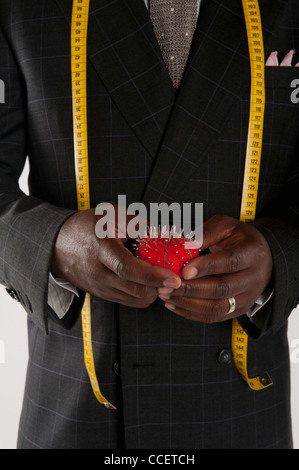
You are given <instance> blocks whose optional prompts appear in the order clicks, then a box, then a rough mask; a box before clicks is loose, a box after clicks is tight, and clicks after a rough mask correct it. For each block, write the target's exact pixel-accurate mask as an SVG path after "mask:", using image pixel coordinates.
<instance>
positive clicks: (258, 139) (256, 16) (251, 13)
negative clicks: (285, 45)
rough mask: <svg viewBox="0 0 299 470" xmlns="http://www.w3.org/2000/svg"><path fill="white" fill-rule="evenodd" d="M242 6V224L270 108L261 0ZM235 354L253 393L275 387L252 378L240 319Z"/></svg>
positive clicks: (253, 192) (249, 217)
mask: <svg viewBox="0 0 299 470" xmlns="http://www.w3.org/2000/svg"><path fill="white" fill-rule="evenodd" d="M242 2H243V10H244V17H245V23H246V30H247V38H248V48H249V56H250V66H251V92H250V115H249V126H248V138H247V151H246V160H245V171H244V181H243V193H242V202H241V209H240V220H241V221H242V222H253V221H254V220H255V214H256V205H257V196H258V186H259V174H260V166H261V157H262V145H263V129H264V115H265V105H266V92H265V53H264V42H263V29H262V20H261V13H260V8H259V3H258V0H242ZM232 350H233V357H234V363H235V366H236V368H237V370H238V372H239V373H240V375H241V376H242V377H243V379H244V380H245V382H246V383H247V384H248V386H249V387H250V388H251V389H252V390H263V389H264V388H267V387H269V386H270V385H272V384H273V382H272V380H271V378H270V376H269V374H268V373H267V372H265V373H264V374H262V375H260V376H258V377H254V378H249V377H248V371H247V355H248V335H247V334H246V333H245V331H244V330H243V328H242V327H241V325H240V324H239V322H238V319H237V318H234V319H233V328H232Z"/></svg>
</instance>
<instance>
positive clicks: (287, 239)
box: [240, 137, 299, 337]
mask: <svg viewBox="0 0 299 470" xmlns="http://www.w3.org/2000/svg"><path fill="white" fill-rule="evenodd" d="M298 140H299V137H298ZM298 156H299V145H297V149H296V151H295V153H294V161H293V165H292V167H291V168H290V172H289V178H288V181H287V183H286V186H285V190H284V192H283V193H282V194H281V198H280V199H279V200H277V201H276V202H275V201H273V207H272V210H273V213H272V214H271V215H272V216H273V218H271V219H261V220H257V221H256V222H255V226H256V227H257V228H258V229H259V230H260V232H261V233H262V234H263V235H264V237H265V238H266V240H267V242H268V244H269V246H270V249H271V252H272V258H273V278H272V283H273V287H274V294H273V297H272V299H271V301H270V302H269V303H267V305H266V306H265V307H264V308H263V309H262V310H261V311H260V312H259V313H258V314H257V320H258V323H257V326H258V328H255V327H254V325H253V324H252V323H250V322H249V321H248V318H245V317H242V318H241V319H240V323H241V324H242V326H243V328H244V329H245V330H246V331H247V332H248V333H249V334H250V335H251V336H254V337H260V336H263V335H264V334H265V333H271V334H275V333H276V332H277V331H278V330H279V329H280V328H281V327H282V326H283V325H284V324H285V322H286V321H287V319H288V317H289V315H290V313H291V312H292V311H293V310H294V309H295V308H296V307H297V305H298V304H299V189H298V188H299V163H298ZM277 213H278V214H279V219H278V218H275V215H277Z"/></svg>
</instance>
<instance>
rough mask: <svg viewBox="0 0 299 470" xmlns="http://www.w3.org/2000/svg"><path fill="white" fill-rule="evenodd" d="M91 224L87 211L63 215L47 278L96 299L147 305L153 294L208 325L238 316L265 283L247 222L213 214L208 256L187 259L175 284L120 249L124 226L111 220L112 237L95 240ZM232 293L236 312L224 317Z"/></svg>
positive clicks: (206, 230)
mask: <svg viewBox="0 0 299 470" xmlns="http://www.w3.org/2000/svg"><path fill="white" fill-rule="evenodd" d="M98 220H99V216H96V215H95V211H94V210H89V211H84V212H79V213H77V214H75V215H73V216H72V217H70V218H69V219H68V220H67V221H66V223H65V224H64V225H63V226H62V228H61V230H60V232H59V234H58V237H57V241H56V245H55V248H54V253H53V260H52V274H54V275H55V276H57V277H60V278H63V279H65V280H67V281H69V282H71V283H72V284H73V285H75V286H76V287H78V288H80V289H82V290H83V291H86V292H89V293H91V294H92V295H94V296H96V297H99V298H102V299H105V300H109V301H111V302H116V303H120V304H123V305H127V306H130V307H136V308H146V307H149V306H150V305H151V304H152V303H153V302H154V301H155V300H156V298H157V296H158V295H159V297H160V299H162V300H163V301H164V302H165V307H166V308H168V309H169V310H171V311H172V312H173V313H175V314H177V315H180V316H182V317H184V318H186V319H189V320H192V321H198V322H203V323H214V322H222V321H225V320H228V319H229V318H232V317H237V316H240V315H243V314H245V313H246V312H247V311H248V310H249V309H250V307H251V306H252V305H253V304H254V302H255V301H256V299H257V298H258V297H259V296H260V295H261V293H262V292H263V291H264V290H265V288H266V287H267V286H268V285H269V283H270V281H271V277H272V269H273V267H272V255H271V252H270V248H269V246H268V243H267V242H266V240H265V238H264V237H263V235H262V234H261V233H260V232H259V231H258V230H257V229H256V228H255V227H254V226H253V225H251V224H245V223H243V222H240V221H239V220H237V219H233V218H231V217H227V216H223V215H218V216H215V217H213V218H211V219H210V220H208V221H207V222H205V223H204V226H203V246H202V250H205V249H206V248H209V249H210V251H211V253H210V254H207V255H205V256H200V257H199V258H196V259H194V260H192V261H190V262H189V264H188V266H186V267H185V268H184V270H183V279H182V280H181V279H180V278H179V277H178V276H177V275H176V274H174V273H173V272H172V271H169V270H168V269H164V268H160V267H154V266H151V265H150V264H149V263H146V262H145V261H142V260H139V259H137V258H135V257H134V255H132V253H131V252H130V251H129V250H128V249H127V248H126V247H125V246H124V244H125V243H126V242H127V240H128V237H127V234H126V227H119V226H118V225H117V222H116V228H115V238H104V239H99V238H97V236H96V234H95V226H96V223H97V221H98ZM129 220H131V219H130V216H128V217H127V221H126V223H128V221H129ZM232 296H234V297H235V299H236V305H237V307H236V310H235V312H234V313H233V314H230V315H229V316H228V315H227V312H228V310H229V303H228V300H227V299H228V297H232Z"/></svg>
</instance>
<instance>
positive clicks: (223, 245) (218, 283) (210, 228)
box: [159, 215, 273, 323]
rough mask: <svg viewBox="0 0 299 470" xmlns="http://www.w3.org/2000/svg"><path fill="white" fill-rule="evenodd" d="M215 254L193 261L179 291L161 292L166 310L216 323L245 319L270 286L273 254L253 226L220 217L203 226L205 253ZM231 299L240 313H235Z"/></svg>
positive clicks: (203, 247) (191, 318)
mask: <svg viewBox="0 0 299 470" xmlns="http://www.w3.org/2000/svg"><path fill="white" fill-rule="evenodd" d="M206 248H209V249H210V251H211V253H210V254H207V255H205V256H200V257H199V258H196V259H194V260H192V261H190V262H189V263H188V265H187V266H186V267H185V268H184V270H183V279H182V285H181V287H180V288H178V289H167V288H162V289H159V296H160V298H161V299H162V300H164V301H165V307H166V308H168V309H169V310H171V311H172V312H174V313H175V314H177V315H180V316H182V317H184V318H187V319H189V320H193V321H198V322H203V323H214V322H222V321H225V320H228V319H230V318H233V317H238V316H241V315H244V314H245V313H246V312H248V310H249V309H250V308H251V307H252V306H253V304H254V302H255V301H256V300H257V298H258V297H259V296H260V295H261V294H262V292H263V291H264V290H265V289H266V287H267V286H268V285H269V283H270V281H271V277H272V270H273V262H272V255H271V251H270V248H269V245H268V243H267V241H266V240H265V238H264V236H263V235H262V234H261V233H260V232H259V230H258V229H257V228H255V227H254V226H253V225H252V224H248V223H243V222H240V221H239V220H237V219H233V218H231V217H226V216H223V215H217V216H215V217H213V218H211V219H210V220H208V221H207V222H206V223H204V225H203V245H202V250H205V249H206ZM228 297H235V299H236V310H235V312H234V313H232V314H230V315H227V312H228V311H229V303H228V300H227V299H228Z"/></svg>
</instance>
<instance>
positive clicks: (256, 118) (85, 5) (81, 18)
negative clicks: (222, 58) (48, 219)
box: [71, 0, 272, 409]
mask: <svg viewBox="0 0 299 470" xmlns="http://www.w3.org/2000/svg"><path fill="white" fill-rule="evenodd" d="M89 1H90V0H74V1H73V12H72V24H71V64H72V95H73V122H74V150H75V169H76V189H77V199H78V210H79V211H83V210H88V209H90V188H89V170H88V141H87V138H88V133H87V100H86V66H87V30H88V16H89ZM242 2H243V9H244V15H245V21H246V28H247V34H248V45H249V53H250V63H251V99H250V102H251V106H250V117H249V129H248V142H247V154H246V163H245V172H244V184H243V194H242V203H241V212H240V220H241V221H243V222H252V221H253V220H254V219H255V212H256V202H257V194H258V183H259V172H260V163H261V153H262V140H263V122H264V110H265V70H264V67H265V63H264V62H265V61H264V46H263V32H262V22H261V15H260V10H259V4H258V0H242ZM82 331H83V341H84V360H85V365H86V369H87V372H88V375H89V379H90V382H91V386H92V389H93V392H94V394H95V396H96V398H97V400H98V401H99V403H101V404H102V405H104V406H106V407H107V408H111V409H116V408H115V406H114V405H112V404H111V403H110V402H109V401H108V400H106V398H105V397H104V396H103V395H102V393H101V391H100V388H99V383H98V380H97V376H96V371H95V365H94V357H93V349H92V332H91V299H90V295H89V294H87V295H86V301H85V304H84V307H83V310H82ZM232 349H233V356H234V363H235V365H236V367H237V369H238V371H239V373H240V374H241V376H242V377H243V379H244V380H245V381H246V382H247V384H248V385H249V387H250V388H252V389H253V390H261V389H264V388H266V387H268V386H270V385H272V381H271V378H270V377H269V375H268V374H267V373H265V374H263V375H262V376H259V377H255V378H249V377H248V372H247V349H248V336H247V334H246V333H245V332H244V330H243V329H242V327H241V326H240V325H239V322H238V320H237V319H234V320H233V331H232Z"/></svg>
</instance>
